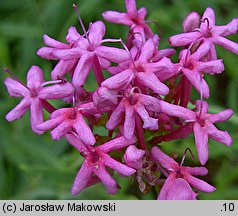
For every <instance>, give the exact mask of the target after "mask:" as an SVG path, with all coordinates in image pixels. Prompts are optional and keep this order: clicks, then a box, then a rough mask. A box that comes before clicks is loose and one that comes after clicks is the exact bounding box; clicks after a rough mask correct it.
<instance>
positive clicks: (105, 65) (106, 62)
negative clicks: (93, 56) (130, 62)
mask: <svg viewBox="0 0 238 216" xmlns="http://www.w3.org/2000/svg"><path fill="white" fill-rule="evenodd" d="M98 61H99V63H100V65H101V67H102V69H108V68H109V67H110V66H111V62H110V61H109V60H107V59H105V58H102V57H99V58H98Z"/></svg>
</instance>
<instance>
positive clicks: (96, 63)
mask: <svg viewBox="0 0 238 216" xmlns="http://www.w3.org/2000/svg"><path fill="white" fill-rule="evenodd" d="M92 67H93V72H94V75H95V78H96V80H97V83H98V86H101V83H102V82H103V81H104V76H103V73H102V68H101V65H100V63H99V60H98V57H97V56H96V55H94V59H93V65H92Z"/></svg>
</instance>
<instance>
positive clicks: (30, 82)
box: [27, 66, 44, 90]
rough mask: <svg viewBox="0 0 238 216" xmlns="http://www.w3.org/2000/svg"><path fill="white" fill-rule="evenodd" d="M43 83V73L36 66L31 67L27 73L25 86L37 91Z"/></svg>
mask: <svg viewBox="0 0 238 216" xmlns="http://www.w3.org/2000/svg"><path fill="white" fill-rule="evenodd" d="M43 82H44V78H43V71H42V70H41V68H39V67H38V66H32V67H31V68H30V70H29V71H28V73H27V86H28V87H29V88H30V89H35V90H36V89H37V88H39V86H40V85H41V84H42V83H43Z"/></svg>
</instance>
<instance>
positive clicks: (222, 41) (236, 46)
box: [213, 37, 238, 55]
mask: <svg viewBox="0 0 238 216" xmlns="http://www.w3.org/2000/svg"><path fill="white" fill-rule="evenodd" d="M213 42H214V43H215V44H218V45H220V46H222V47H224V48H225V49H227V50H229V51H231V52H233V53H235V54H236V55H238V43H235V42H233V41H230V40H228V39H226V38H224V37H214V38H213Z"/></svg>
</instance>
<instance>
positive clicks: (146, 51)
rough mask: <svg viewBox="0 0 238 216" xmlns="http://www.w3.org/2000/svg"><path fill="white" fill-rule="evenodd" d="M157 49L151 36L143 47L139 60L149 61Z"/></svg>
mask: <svg viewBox="0 0 238 216" xmlns="http://www.w3.org/2000/svg"><path fill="white" fill-rule="evenodd" d="M154 51H155V44H154V41H153V40H152V39H151V38H150V39H148V40H147V41H146V42H145V43H144V45H143V46H142V48H141V54H140V57H139V59H138V60H137V61H140V62H147V61H148V60H150V59H151V58H152V56H153V54H154Z"/></svg>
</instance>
